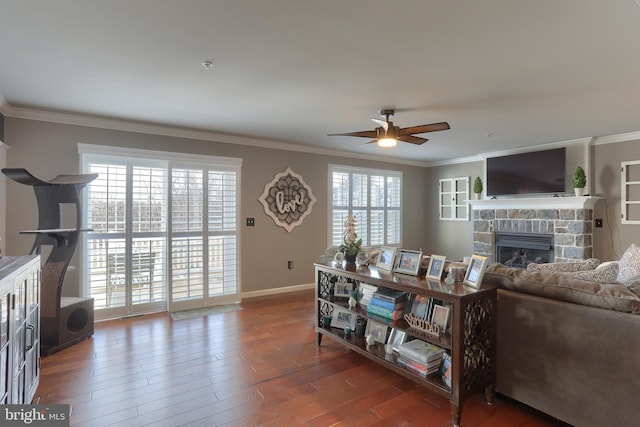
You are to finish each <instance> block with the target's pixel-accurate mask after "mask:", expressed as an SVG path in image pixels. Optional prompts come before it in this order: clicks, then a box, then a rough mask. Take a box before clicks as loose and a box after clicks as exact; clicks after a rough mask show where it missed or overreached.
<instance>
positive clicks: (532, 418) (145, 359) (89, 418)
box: [36, 291, 562, 427]
mask: <svg viewBox="0 0 640 427" xmlns="http://www.w3.org/2000/svg"><path fill="white" fill-rule="evenodd" d="M242 307H243V310H241V311H235V312H229V313H218V314H213V315H209V316H205V317H199V318H193V319H184V320H178V321H174V320H172V319H171V317H170V316H169V315H168V314H167V313H162V314H154V315H148V316H142V317H133V318H128V319H121V320H112V321H108V322H101V323H97V324H96V325H95V334H94V336H93V337H92V338H90V339H88V340H85V341H82V342H80V343H78V344H76V345H74V346H71V347H69V348H67V349H64V350H62V351H59V352H57V353H54V354H53V355H51V356H47V357H43V359H42V371H41V374H42V375H41V380H40V387H39V388H38V392H37V394H36V402H37V403H40V404H49V403H65V404H70V405H71V425H74V426H90V427H96V426H123V427H124V426H126V427H132V426H169V427H173V426H191V427H196V426H202V427H204V426H207V427H208V426H278V427H281V426H314V427H315V426H317V427H325V426H429V427H440V426H449V425H451V418H450V406H449V402H448V401H447V400H446V399H444V398H442V397H440V396H438V395H436V394H433V393H431V392H429V391H428V390H426V389H424V388H422V387H420V386H417V385H415V384H414V383H413V382H411V381H410V380H407V379H406V378H404V377H402V376H400V375H397V374H394V373H392V372H389V371H388V370H386V369H383V368H381V367H380V366H378V365H377V364H375V363H373V362H371V361H369V360H367V359H365V358H363V357H362V356H359V355H358V354H356V353H353V352H351V351H348V350H346V349H345V348H344V347H342V346H340V345H339V344H338V343H334V342H332V341H331V340H328V339H325V340H323V343H322V346H321V347H318V346H317V345H316V334H315V332H314V331H313V316H314V306H313V291H303V292H295V293H291V294H286V295H278V296H269V297H260V298H252V299H248V300H246V301H244V302H243V303H242ZM461 425H462V426H466V427H471V426H483V427H488V426H524V427H538V426H560V425H562V424H561V423H558V422H556V421H554V420H553V419H550V418H549V417H546V416H544V415H541V414H539V413H536V412H534V411H532V410H530V409H528V408H526V407H523V406H522V405H519V404H517V403H516V402H513V401H509V400H505V399H503V398H500V396H498V397H497V398H496V401H495V403H494V404H493V405H492V406H488V405H486V403H485V401H484V398H483V396H481V395H478V396H477V397H473V398H471V399H469V400H468V401H467V402H466V403H465V404H464V406H463V408H462V419H461Z"/></svg>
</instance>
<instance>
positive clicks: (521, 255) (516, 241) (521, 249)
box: [493, 231, 555, 268]
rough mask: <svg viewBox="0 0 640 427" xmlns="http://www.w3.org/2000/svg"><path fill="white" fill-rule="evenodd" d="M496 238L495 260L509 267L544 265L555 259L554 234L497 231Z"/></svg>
mask: <svg viewBox="0 0 640 427" xmlns="http://www.w3.org/2000/svg"><path fill="white" fill-rule="evenodd" d="M494 236H495V238H494V241H495V245H494V250H493V253H494V254H495V260H496V261H497V262H499V263H501V264H504V265H506V266H507V267H519V268H526V267H527V265H529V264H530V263H532V262H534V263H536V264H544V263H547V262H552V261H553V260H554V259H555V258H554V255H553V249H554V248H553V234H546V233H512V232H506V231H496V232H495V233H494Z"/></svg>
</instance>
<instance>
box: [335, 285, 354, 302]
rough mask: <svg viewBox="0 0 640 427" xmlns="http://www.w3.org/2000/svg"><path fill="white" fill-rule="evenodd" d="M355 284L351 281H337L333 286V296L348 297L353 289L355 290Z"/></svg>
mask: <svg viewBox="0 0 640 427" xmlns="http://www.w3.org/2000/svg"><path fill="white" fill-rule="evenodd" d="M354 286H355V285H354V284H353V283H351V282H336V284H335V285H334V287H333V296H334V297H336V298H345V299H348V298H349V296H350V295H351V291H353V290H354Z"/></svg>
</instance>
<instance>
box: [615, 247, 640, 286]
mask: <svg viewBox="0 0 640 427" xmlns="http://www.w3.org/2000/svg"><path fill="white" fill-rule="evenodd" d="M618 264H619V268H618V278H617V281H618V282H620V283H624V284H625V285H627V286H629V285H631V284H632V283H633V282H632V281H631V279H633V278H634V277H636V276H639V275H640V247H638V246H636V245H635V243H632V244H631V246H629V247H628V248H627V250H626V251H625V252H624V254H622V257H620V261H618Z"/></svg>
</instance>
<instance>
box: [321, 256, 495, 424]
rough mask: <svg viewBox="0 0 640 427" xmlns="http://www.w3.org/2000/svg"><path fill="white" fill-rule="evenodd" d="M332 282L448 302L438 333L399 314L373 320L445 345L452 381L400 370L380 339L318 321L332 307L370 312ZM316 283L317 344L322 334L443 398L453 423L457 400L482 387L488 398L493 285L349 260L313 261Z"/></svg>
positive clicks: (491, 366) (491, 389)
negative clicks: (430, 276)
mask: <svg viewBox="0 0 640 427" xmlns="http://www.w3.org/2000/svg"><path fill="white" fill-rule="evenodd" d="M336 284H348V285H349V286H352V287H353V288H354V289H358V288H359V286H360V285H361V284H369V285H373V286H376V287H378V288H388V289H393V290H400V291H405V292H409V293H412V294H419V295H422V296H426V297H432V298H437V299H438V300H441V301H444V302H446V303H447V305H449V307H450V314H449V316H450V319H451V320H450V322H451V328H450V329H449V328H448V329H447V330H446V331H443V332H441V333H440V335H438V336H431V335H429V334H425V333H424V332H422V331H419V330H416V329H414V328H411V327H410V326H409V324H408V323H407V322H406V321H405V320H404V319H398V320H396V321H392V320H386V321H385V320H381V319H382V318H380V317H378V316H375V320H376V321H378V322H384V323H385V324H386V325H387V326H388V327H390V328H393V329H396V330H399V331H402V332H405V333H406V334H408V335H410V336H412V337H415V338H417V339H421V340H423V341H426V342H429V343H431V344H435V345H437V346H439V347H441V348H443V349H445V351H446V352H447V354H448V355H449V356H450V357H451V369H452V370H451V386H450V387H449V386H448V385H446V384H445V382H444V381H443V380H442V377H441V375H440V373H439V372H435V373H432V374H429V375H427V376H426V377H424V376H420V375H417V374H415V373H413V372H411V371H409V370H406V369H404V368H403V367H401V366H400V365H399V364H398V356H397V354H396V353H395V352H394V353H392V354H387V353H386V352H385V348H384V345H382V344H381V343H376V344H375V345H367V343H366V339H365V337H362V336H356V335H354V334H353V333H352V334H350V335H345V333H344V331H343V329H340V328H336V327H331V326H329V325H323V319H324V317H325V316H331V315H332V313H333V312H334V311H341V312H344V311H345V310H349V311H350V312H353V313H354V315H356V316H358V317H360V318H362V319H369V317H370V316H369V315H368V314H367V310H366V309H363V308H362V307H361V306H360V304H358V305H357V306H356V307H354V308H349V305H348V302H347V300H346V299H344V298H341V297H336V296H335V295H334V290H335V286H336ZM315 285H316V286H315V290H316V304H315V310H316V313H315V314H316V315H315V331H316V333H317V336H318V345H321V344H322V337H323V336H324V337H327V338H329V339H331V340H333V341H336V342H339V343H340V344H342V345H344V346H346V347H347V348H349V349H351V350H353V351H355V352H357V353H359V354H361V355H362V356H364V357H366V358H368V359H370V360H372V361H374V362H376V363H379V364H380V365H381V366H383V367H385V368H387V369H391V370H392V371H394V372H396V373H398V374H400V375H402V376H404V377H406V378H409V379H411V380H412V381H415V382H416V383H418V384H420V385H422V386H424V387H426V388H428V389H429V390H431V391H433V392H435V393H437V394H439V395H441V396H444V397H446V398H447V399H449V402H450V403H451V418H452V422H453V424H454V425H455V426H458V425H459V424H460V415H461V413H462V404H463V402H464V400H465V399H466V398H467V397H468V396H470V395H471V394H473V393H477V392H478V391H484V393H485V398H486V400H487V403H488V404H491V403H492V402H493V396H494V389H495V379H496V367H495V361H496V329H497V323H496V321H497V318H496V313H497V310H496V303H497V299H496V298H497V291H496V288H495V287H493V286H487V285H482V286H481V288H480V289H475V288H472V287H468V286H465V285H463V284H462V283H454V284H452V285H448V284H446V283H444V282H441V281H434V280H427V279H425V278H424V277H415V276H407V275H403V274H394V273H391V272H389V271H386V270H382V269H377V268H376V267H373V266H369V267H356V266H355V265H350V264H345V265H344V266H343V265H342V264H336V263H334V262H329V263H326V264H315ZM371 317H374V316H371Z"/></svg>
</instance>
